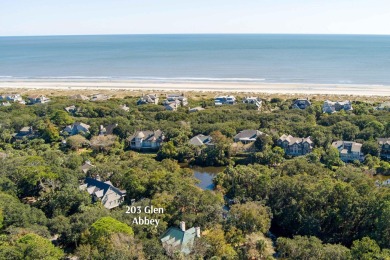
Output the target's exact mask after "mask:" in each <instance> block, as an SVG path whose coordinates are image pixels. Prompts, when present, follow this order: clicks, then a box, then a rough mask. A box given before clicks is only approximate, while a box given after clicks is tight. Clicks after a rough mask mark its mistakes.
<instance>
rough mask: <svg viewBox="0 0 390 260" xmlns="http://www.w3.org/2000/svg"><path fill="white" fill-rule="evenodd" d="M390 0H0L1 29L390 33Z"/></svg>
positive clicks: (28, 32)
mask: <svg viewBox="0 0 390 260" xmlns="http://www.w3.org/2000/svg"><path fill="white" fill-rule="evenodd" d="M389 25H390V1H389V0H192V1H188V0H66V1H65V0H0V35H1V36H6V35H68V34H154V33H319V34H390V26H389Z"/></svg>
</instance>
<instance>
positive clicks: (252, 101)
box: [242, 97, 263, 110]
mask: <svg viewBox="0 0 390 260" xmlns="http://www.w3.org/2000/svg"><path fill="white" fill-rule="evenodd" d="M242 103H244V104H253V105H256V107H257V109H258V110H260V108H261V105H262V103H263V101H262V100H261V99H260V98H258V97H245V98H244V99H243V100H242Z"/></svg>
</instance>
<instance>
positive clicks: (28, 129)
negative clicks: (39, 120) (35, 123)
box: [14, 126, 36, 140]
mask: <svg viewBox="0 0 390 260" xmlns="http://www.w3.org/2000/svg"><path fill="white" fill-rule="evenodd" d="M35 136H36V135H35V131H34V130H33V128H32V126H25V127H23V128H22V129H20V131H19V132H18V133H16V134H14V138H15V139H16V140H21V139H25V138H27V139H31V138H34V137H35Z"/></svg>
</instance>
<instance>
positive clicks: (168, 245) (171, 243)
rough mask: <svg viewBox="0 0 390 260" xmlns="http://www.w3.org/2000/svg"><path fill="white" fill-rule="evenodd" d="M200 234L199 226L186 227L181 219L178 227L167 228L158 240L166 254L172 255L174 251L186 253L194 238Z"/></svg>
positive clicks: (190, 248)
mask: <svg viewBox="0 0 390 260" xmlns="http://www.w3.org/2000/svg"><path fill="white" fill-rule="evenodd" d="M200 236H201V232H200V227H192V228H190V229H186V224H185V222H184V221H181V222H180V228H177V227H170V228H168V229H167V230H166V231H165V232H164V233H163V234H162V236H161V237H160V241H161V243H162V246H163V247H164V249H165V251H166V252H167V255H168V256H174V255H176V253H181V254H184V255H188V254H190V253H191V251H192V249H193V246H194V242H195V239H197V238H200Z"/></svg>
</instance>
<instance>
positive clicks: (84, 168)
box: [80, 161, 95, 173]
mask: <svg viewBox="0 0 390 260" xmlns="http://www.w3.org/2000/svg"><path fill="white" fill-rule="evenodd" d="M93 167H95V165H93V164H92V163H91V161H85V162H84V164H83V165H81V166H80V169H81V171H82V172H83V173H87V172H88V171H89V170H90V169H91V168H93Z"/></svg>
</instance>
